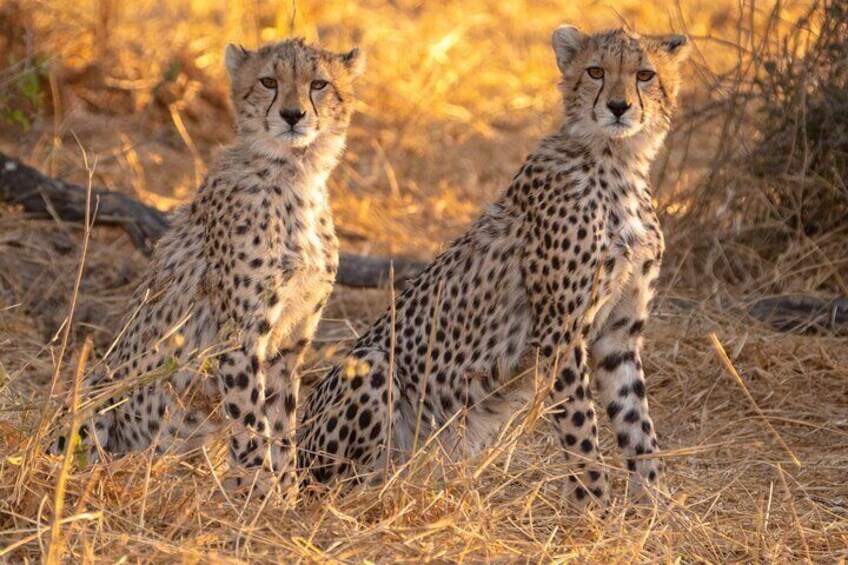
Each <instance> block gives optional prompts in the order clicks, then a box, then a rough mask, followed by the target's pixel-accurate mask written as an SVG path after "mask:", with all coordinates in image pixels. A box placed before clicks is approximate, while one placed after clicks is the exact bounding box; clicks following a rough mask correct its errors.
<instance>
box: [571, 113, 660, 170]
mask: <svg viewBox="0 0 848 565" xmlns="http://www.w3.org/2000/svg"><path fill="white" fill-rule="evenodd" d="M559 134H560V136H561V137H563V138H565V139H566V140H572V141H575V142H577V143H579V144H580V145H582V146H584V147H586V148H587V150H588V151H589V152H590V153H591V154H592V156H593V157H595V158H596V159H602V160H610V161H614V162H615V163H617V164H618V165H620V166H621V167H622V168H623V169H624V170H627V171H631V172H632V173H634V174H636V175H638V176H640V177H645V176H647V174H648V170H649V169H650V166H651V162H652V161H653V160H654V157H656V154H657V152H658V151H659V149H660V147H661V146H662V144H663V141H664V140H665V135H666V132H665V131H664V130H663V131H653V130H648V129H645V130H643V131H640V132H639V133H637V134H635V135H633V136H630V137H626V138H621V139H615V138H602V137H598V136H595V135H591V134H589V133H587V132H586V130H585V127H582V124H579V123H577V124H574V123H569V124H564V125H563V127H562V129H561V130H560V132H559Z"/></svg>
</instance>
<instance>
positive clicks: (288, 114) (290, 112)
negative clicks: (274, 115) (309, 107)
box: [280, 108, 306, 127]
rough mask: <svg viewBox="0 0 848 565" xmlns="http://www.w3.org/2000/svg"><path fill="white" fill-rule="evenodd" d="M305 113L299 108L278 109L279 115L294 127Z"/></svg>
mask: <svg viewBox="0 0 848 565" xmlns="http://www.w3.org/2000/svg"><path fill="white" fill-rule="evenodd" d="M305 115H306V112H304V111H303V110H301V109H300V108H283V109H282V110H280V117H281V118H283V119H284V120H285V121H286V122H288V124H289V125H290V126H291V127H294V126H295V125H296V124H297V122H299V121H300V120H302V119H303V116H305Z"/></svg>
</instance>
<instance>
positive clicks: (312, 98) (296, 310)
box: [53, 39, 364, 497]
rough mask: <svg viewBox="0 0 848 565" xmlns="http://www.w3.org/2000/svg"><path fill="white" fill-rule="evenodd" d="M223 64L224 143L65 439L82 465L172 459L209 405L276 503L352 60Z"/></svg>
mask: <svg viewBox="0 0 848 565" xmlns="http://www.w3.org/2000/svg"><path fill="white" fill-rule="evenodd" d="M226 66H227V69H228V71H229V73H230V77H231V82H232V102H233V105H234V109H235V115H236V125H237V129H238V139H237V140H236V141H235V142H234V143H233V144H232V145H230V146H229V147H226V148H225V149H223V150H222V153H221V155H220V156H219V158H218V159H217V162H216V164H215V165H214V166H213V167H212V169H211V171H210V172H209V174H208V176H207V177H206V179H205V180H204V182H203V184H202V185H201V186H200V188H199V189H198V191H197V195H196V196H195V198H194V200H193V202H192V203H191V204H190V205H188V206H185V207H182V208H180V209H179V210H177V211H176V212H175V214H174V216H173V218H172V221H171V225H172V228H171V229H170V230H169V231H168V232H167V233H166V234H165V235H164V237H163V238H162V239H161V240H160V241H159V243H158V245H157V247H156V250H155V252H154V256H153V260H152V262H151V264H150V267H149V268H148V269H147V272H146V275H145V276H144V278H143V280H142V282H141V284H140V286H139V288H138V291H137V292H136V293H135V296H134V299H133V303H132V307H131V308H130V310H129V314H128V316H127V319H126V325H125V328H124V330H123V332H122V333H121V335H120V336H119V338H118V339H117V340H116V346H115V348H114V351H112V352H111V354H108V355H107V356H106V358H105V359H104V360H103V363H102V364H101V367H100V368H99V369H98V370H96V371H93V372H92V375H91V376H90V377H88V378H87V379H86V381H85V383H84V385H85V391H86V396H87V398H88V399H89V400H90V401H91V402H92V403H93V404H95V405H97V410H96V411H95V412H94V413H93V414H89V415H88V416H86V421H87V423H85V424H83V425H82V426H81V429H80V437H81V439H82V440H83V441H84V445H85V447H86V448H87V449H86V451H87V452H88V457H89V459H91V460H94V459H96V458H97V456H98V453H99V450H100V449H101V448H102V449H103V450H105V451H108V452H113V453H116V454H121V453H125V452H127V451H130V450H136V449H142V448H145V447H147V446H149V445H151V444H152V445H155V449H156V451H157V452H160V453H161V452H164V451H166V450H169V449H171V448H176V447H177V444H181V445H182V447H183V448H185V447H187V446H191V445H194V444H196V443H197V442H200V441H202V440H203V438H204V437H205V436H207V435H208V434H209V433H210V432H211V431H213V430H215V429H219V428H220V427H221V422H220V421H216V418H215V417H214V415H213V414H211V412H210V410H209V408H210V405H211V406H213V407H214V405H215V404H219V405H221V406H223V408H224V409H223V412H224V415H225V416H226V418H227V419H228V420H229V425H230V426H231V427H232V437H231V440H230V441H231V445H230V456H231V460H232V462H233V463H235V465H234V469H242V470H245V471H248V470H249V471H250V474H251V475H252V474H253V473H254V471H257V472H259V473H260V474H262V475H263V477H262V479H261V480H262V483H261V484H263V486H265V487H268V486H270V485H271V484H272V481H273V480H276V479H279V480H280V487H281V489H282V490H283V492H285V493H287V496H289V497H291V496H293V493H294V488H293V487H294V485H295V481H294V471H295V464H294V462H295V441H294V440H295V436H294V432H295V411H296V408H297V403H298V388H299V377H298V367H299V365H300V363H301V358H302V355H303V353H304V350H305V349H306V348H307V347H308V346H309V345H310V341H311V339H312V336H313V334H314V332H315V328H316V325H317V324H318V321H319V318H320V316H321V312H322V310H323V308H324V305H325V303H326V302H327V300H328V298H329V296H330V293H331V291H332V288H333V283H334V281H335V276H336V270H337V267H338V241H337V240H336V235H335V232H334V227H333V219H332V215H331V209H330V205H329V202H328V197H327V189H326V181H327V177H328V175H329V174H330V172H331V171H332V170H333V168H334V167H335V165H336V163H337V161H338V159H339V157H340V155H341V153H342V151H343V148H344V145H345V136H346V132H347V127H348V123H349V122H350V118H351V114H352V111H353V105H354V92H353V82H354V79H355V78H356V77H357V76H359V75H360V74H361V73H362V71H363V66H364V55H363V54H362V53H361V52H360V51H359V50H358V49H354V50H353V51H350V52H348V53H345V54H336V53H331V52H329V51H325V50H323V49H321V48H319V47H316V46H313V45H308V44H306V43H305V42H304V41H303V40H302V39H293V40H288V41H283V42H280V43H276V44H273V45H268V46H265V47H262V48H261V49H259V50H257V51H248V50H246V49H244V48H241V47H238V46H235V45H230V46H228V47H227V50H226ZM205 376H211V377H212V378H211V379H207V378H204V377H205ZM206 385H211V386H206ZM116 388H117V389H119V390H120V392H119V393H116V392H115V390H116ZM204 409H205V410H204ZM89 412H90V411H89ZM92 429H93V430H94V432H95V433H93V434H92V433H91V431H92ZM189 440H191V441H189ZM66 443H67V442H66V439H65V437H59V438H58V439H57V441H56V442H55V443H54V446H53V449H54V450H55V451H62V450H63V449H64V448H65V447H66V445H65V444H66ZM270 473H273V476H271V475H270ZM236 475H238V476H237V477H236V478H235V479H234V481H232V482H235V485H234V486H235V487H238V486H241V485H243V484H245V483H243V481H244V480H246V479H248V477H247V476H246V473H244V472H242V473H236Z"/></svg>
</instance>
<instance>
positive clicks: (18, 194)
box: [0, 153, 426, 287]
mask: <svg viewBox="0 0 848 565" xmlns="http://www.w3.org/2000/svg"><path fill="white" fill-rule="evenodd" d="M85 194H86V190H85V188H83V187H82V186H79V185H77V184H73V183H69V182H65V181H63V180H60V179H54V178H50V177H47V176H45V175H43V174H41V173H40V172H38V171H37V170H35V169H33V168H32V167H29V166H27V165H25V164H23V163H21V162H20V161H18V160H16V159H13V158H11V157H8V156H6V155H4V154H3V153H0V202H5V203H7V204H15V205H19V206H22V207H23V209H24V211H25V212H27V213H29V214H33V215H35V216H39V217H48V218H54V219H59V220H63V221H67V222H82V221H83V220H84V218H85ZM92 200H97V201H98V207H97V209H98V212H97V224H98V225H105V226H117V227H120V228H121V229H123V230H124V231H126V232H127V234H128V235H129V236H130V239H131V240H132V242H133V244H134V245H135V246H136V247H138V248H139V249H140V250H141V251H142V252H143V253H144V254H145V255H150V253H152V251H153V245H154V244H155V242H156V240H157V239H159V238H160V237H161V236H162V234H163V233H165V230H166V229H168V217H167V215H166V214H165V213H164V212H162V211H160V210H157V209H156V208H154V207H152V206H148V205H147V204H144V203H143V202H139V201H138V200H136V199H134V198H132V197H130V196H127V195H126V194H121V193H120V192H113V191H110V190H106V189H103V188H93V189H92ZM391 263H393V264H394V281H395V284H396V285H398V284H401V283H403V282H405V281H406V280H408V279H410V278H411V277H413V276H415V275H416V274H417V273H419V272H420V271H421V270H422V269H423V268H424V266H425V265H426V263H423V262H421V261H415V260H412V259H405V258H398V259H387V258H385V257H372V256H369V255H356V254H352V253H342V254H341V257H340V263H339V273H338V276H337V281H338V283H339V284H343V285H345V286H353V287H379V286H382V285H384V284H386V283H387V282H388V280H389V265H390V264H391Z"/></svg>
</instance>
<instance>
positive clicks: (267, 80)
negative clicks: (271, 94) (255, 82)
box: [259, 77, 277, 88]
mask: <svg viewBox="0 0 848 565" xmlns="http://www.w3.org/2000/svg"><path fill="white" fill-rule="evenodd" d="M259 82H261V83H262V86H264V87H265V88H277V79H275V78H271V77H262V78H261V79H259Z"/></svg>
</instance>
